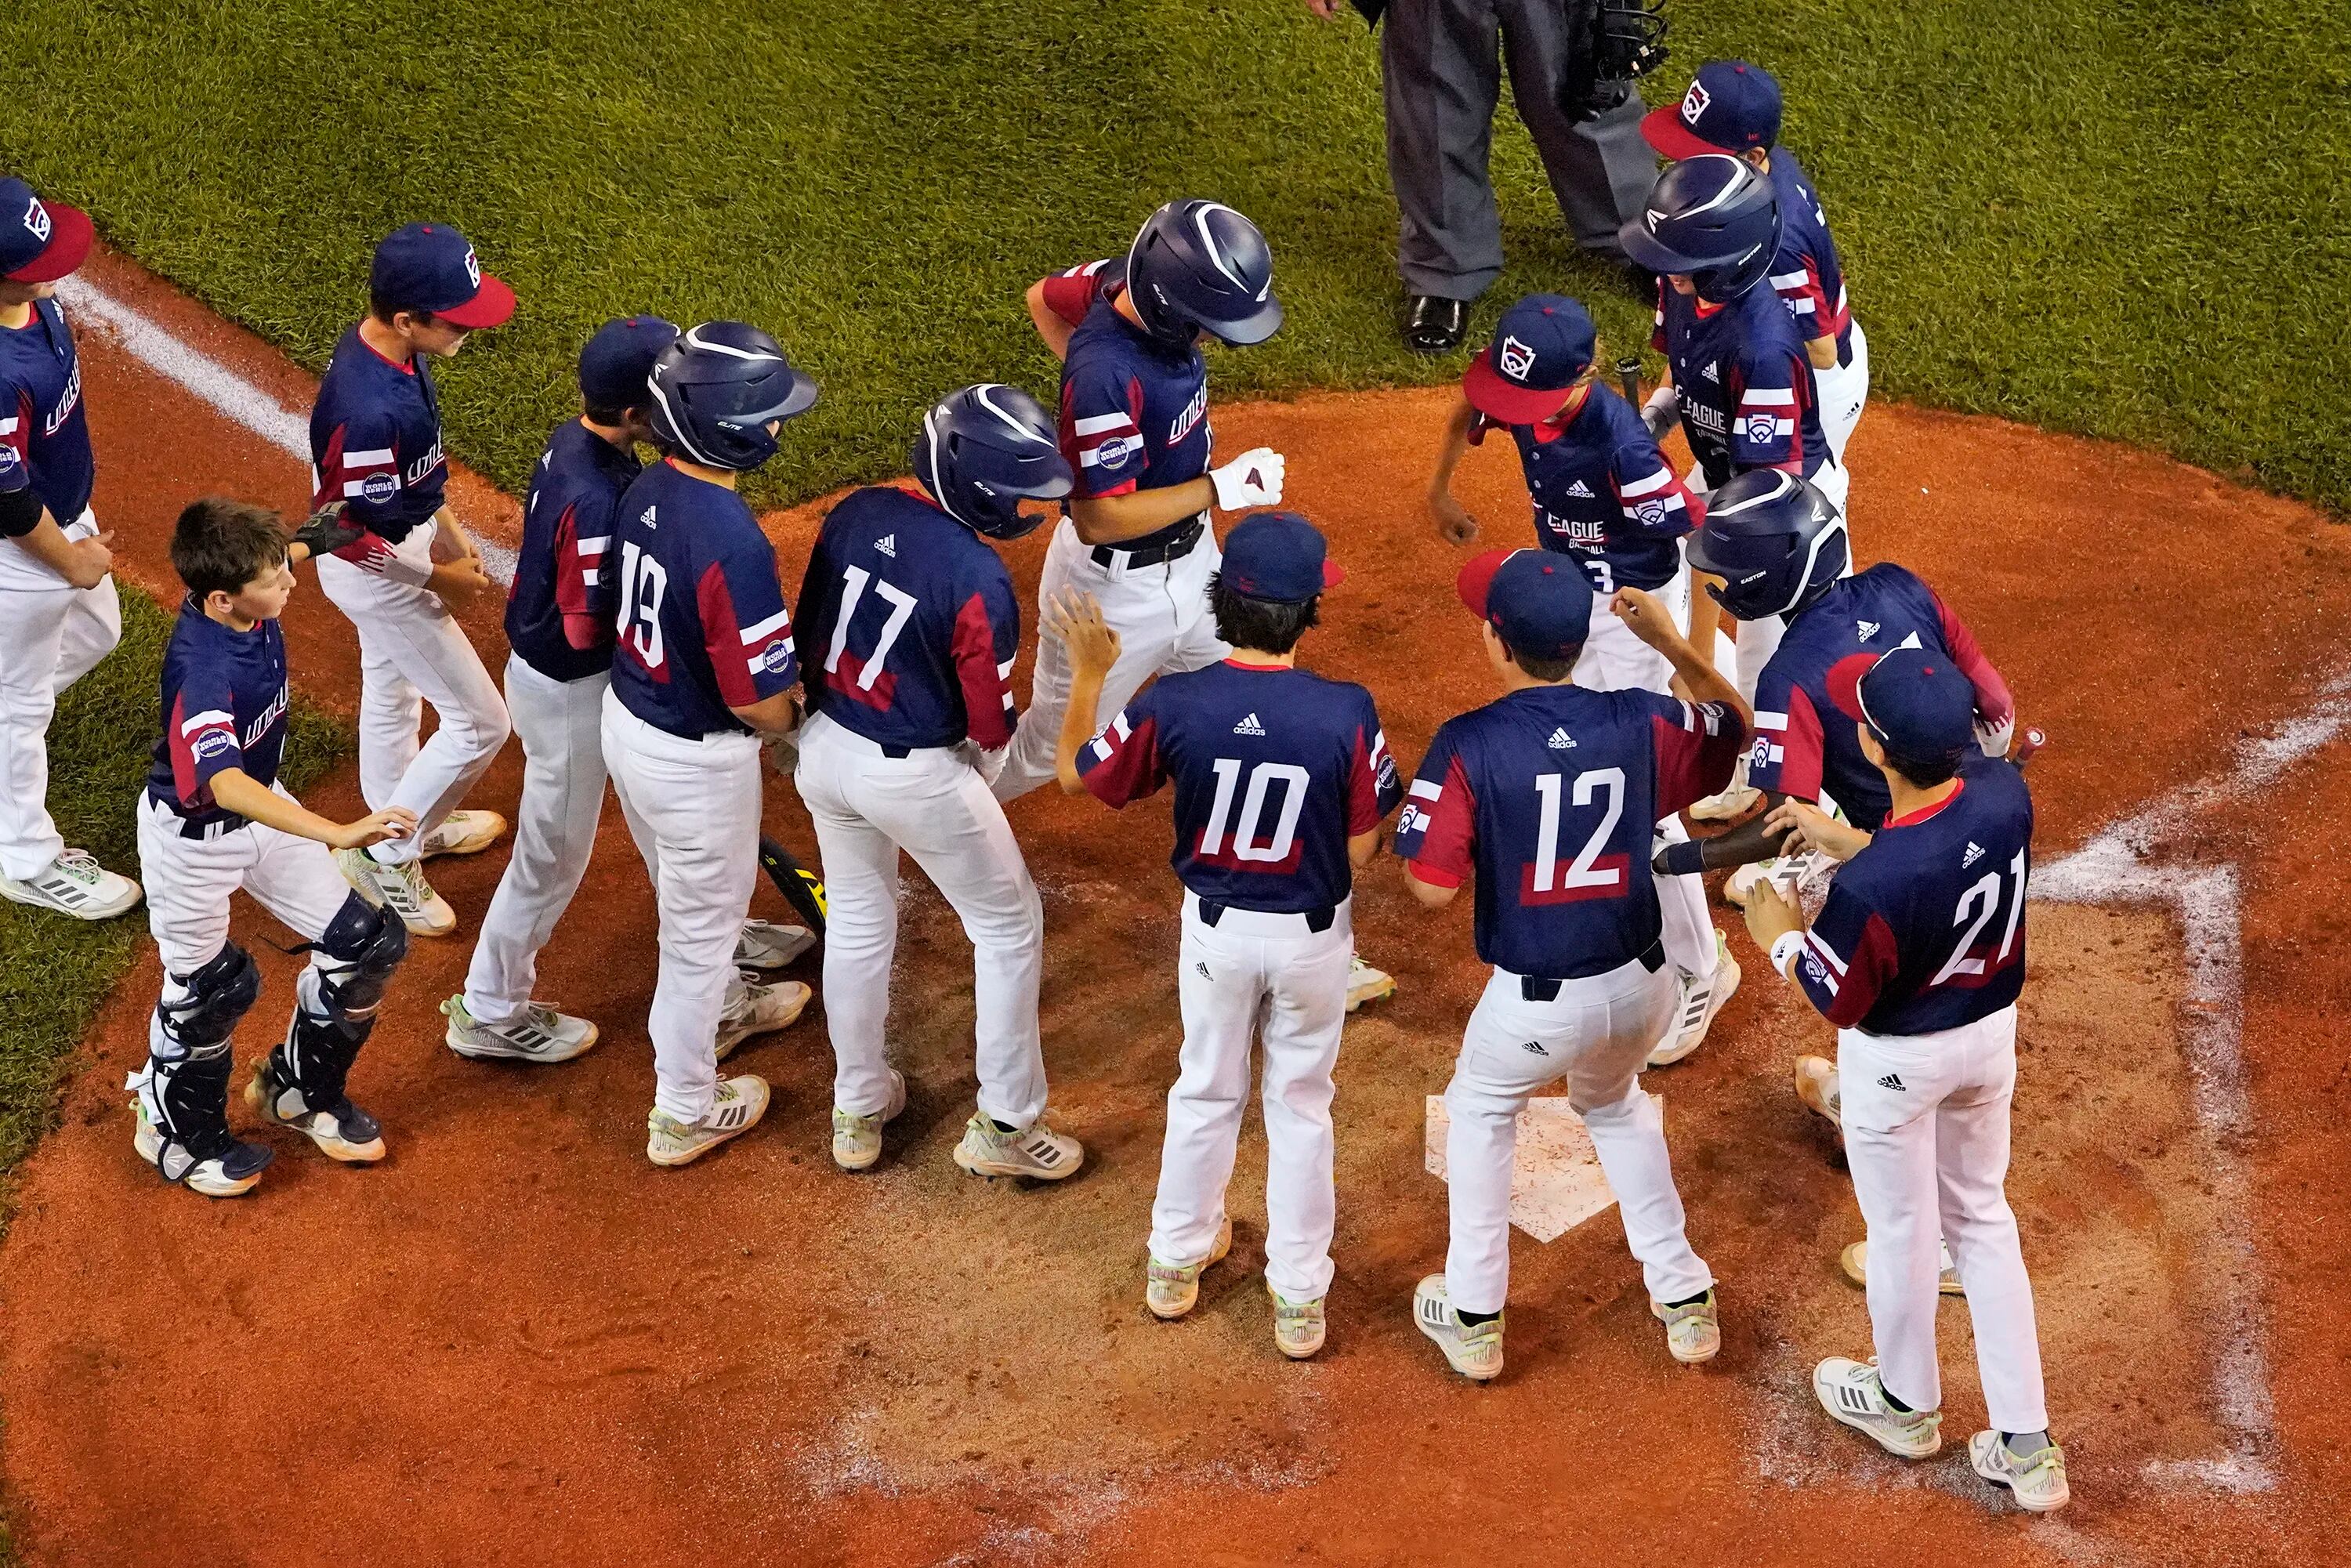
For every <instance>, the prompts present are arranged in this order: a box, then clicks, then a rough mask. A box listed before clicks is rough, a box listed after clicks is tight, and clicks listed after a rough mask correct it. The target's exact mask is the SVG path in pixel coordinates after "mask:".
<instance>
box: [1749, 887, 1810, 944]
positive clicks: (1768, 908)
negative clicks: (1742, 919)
mask: <svg viewBox="0 0 2351 1568" xmlns="http://www.w3.org/2000/svg"><path fill="white" fill-rule="evenodd" d="M1803 928H1804V919H1803V916H1802V915H1799V914H1797V913H1796V906H1795V905H1794V904H1791V903H1789V902H1788V898H1787V895H1786V894H1783V893H1782V892H1781V891H1780V886H1779V883H1775V882H1773V881H1772V880H1771V878H1770V877H1768V876H1767V877H1765V878H1763V879H1762V880H1761V881H1760V882H1758V883H1756V884H1755V886H1754V889H1753V891H1751V892H1750V893H1749V894H1748V895H1747V935H1749V936H1752V937H1753V938H1755V946H1758V947H1761V948H1762V949H1763V951H1765V952H1766V953H1769V952H1770V951H1771V945H1772V944H1773V943H1774V942H1777V941H1778V940H1780V938H1781V937H1782V936H1786V935H1787V934H1788V933H1789V932H1791V931H1802V929H1803Z"/></svg>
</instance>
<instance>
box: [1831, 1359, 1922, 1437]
mask: <svg viewBox="0 0 2351 1568" xmlns="http://www.w3.org/2000/svg"><path fill="white" fill-rule="evenodd" d="M1813 1397H1814V1398H1816V1399H1818V1400H1819V1401H1820V1402H1821V1408H1822V1409H1823V1410H1825V1411H1827V1412H1828V1413H1829V1414H1830V1415H1832V1416H1835V1417H1836V1418H1837V1419H1838V1420H1840V1421H1842V1422H1844V1424H1845V1425H1846V1426H1848V1427H1852V1428H1853V1429H1854V1430H1855V1431H1856V1432H1866V1433H1867V1434H1869V1436H1870V1437H1872V1438H1873V1439H1875V1440H1876V1444H1877V1446H1878V1447H1879V1448H1883V1449H1885V1450H1886V1452H1887V1453H1889V1454H1892V1455H1894V1456H1895V1457H1896V1458H1904V1459H1924V1458H1931V1457H1932V1456H1933V1455H1934V1454H1935V1453H1936V1452H1937V1451H1938V1450H1939V1449H1940V1448H1942V1446H1943V1413H1942V1412H1941V1411H1940V1410H1896V1408H1894V1406H1891V1405H1889V1404H1887V1403H1886V1385H1885V1384H1884V1383H1883V1382H1882V1381H1880V1380H1879V1378H1878V1375H1877V1363H1876V1362H1875V1361H1852V1360H1848V1359H1847V1358H1846V1357H1844V1356H1842V1355H1833V1356H1830V1357H1829V1358H1828V1359H1827V1360H1826V1361H1823V1362H1822V1363H1821V1364H1819V1365H1818V1366H1816V1367H1814V1368H1813Z"/></svg>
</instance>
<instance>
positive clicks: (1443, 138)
mask: <svg viewBox="0 0 2351 1568" xmlns="http://www.w3.org/2000/svg"><path fill="white" fill-rule="evenodd" d="M1383 28H1384V38H1383V40H1382V44H1381V51H1380V60H1381V74H1382V76H1383V78H1384V80H1385V84H1386V97H1387V120H1388V179H1389V181H1390V183H1392V184H1394V186H1395V196H1396V206H1397V207H1398V208H1399V209H1400V211H1401V213H1402V215H1403V220H1404V221H1403V233H1402V235H1401V236H1400V238H1399V239H1398V242H1397V245H1396V266H1397V270H1398V271H1400V272H1402V273H1403V274H1404V282H1405V289H1406V291H1407V292H1410V293H1413V294H1434V295H1438V296H1441V297H1442V298H1448V299H1475V298H1477V297H1478V296H1479V294H1481V293H1483V292H1484V291H1485V289H1486V287H1487V285H1489V284H1490V283H1492V282H1493V281H1494V279H1495V277H1497V276H1498V275H1499V273H1500V272H1501V270H1502V225H1501V220H1500V217H1499V214H1497V213H1496V212H1495V210H1494V186H1493V183H1492V182H1491V181H1490V180H1489V178H1488V176H1487V172H1486V158H1487V153H1488V151H1489V149H1490V148H1491V146H1492V144H1493V139H1494V110H1495V108H1496V106H1497V105H1498V104H1499V102H1500V99H1501V88H1502V71H1501V68H1502V63H1503V61H1504V60H1505V59H1507V60H1508V62H1509V65H1510V97H1511V99H1512V101H1513V102H1515V103H1516V104H1517V105H1518V110H1519V118H1520V120H1524V121H1525V122H1526V127H1527V129H1528V131H1531V132H1532V133H1533V135H1534V140H1535V147H1536V149H1537V150H1538V151H1539V152H1541V154H1542V161H1543V170H1544V172H1546V173H1547V174H1549V175H1550V177H1551V188H1552V191H1553V192H1554V193H1556V194H1557V195H1558V197H1559V208H1560V211H1561V212H1562V214H1565V216H1566V218H1567V226H1568V228H1569V229H1570V230H1571V231H1572V232H1573V234H1574V235H1575V240H1576V243H1577V244H1578V245H1580V246H1583V247H1584V248H1585V249H1586V250H1592V251H1598V252H1601V253H1603V254H1604V255H1606V256H1611V257H1615V256H1621V255H1622V254H1623V252H1622V251H1621V250H1620V249H1619V248H1618V246H1617V244H1616V230H1617V226H1618V225H1620V224H1622V223H1623V222H1624V221H1625V218H1627V217H1629V216H1631V215H1632V214H1635V213H1637V212H1638V211H1640V205H1641V198H1642V197H1644V196H1646V195H1647V194H1648V193H1649V185H1650V183H1651V182H1653V181H1654V180H1655V179H1656V172H1657V159H1656V153H1654V152H1651V151H1650V150H1649V146H1648V144H1647V143H1646V141H1642V139H1641V115H1642V113H1643V110H1644V106H1643V104H1642V102H1641V95H1640V93H1639V92H1638V91H1637V90H1636V89H1630V88H1628V89H1626V91H1625V98H1624V100H1623V101H1622V102H1620V103H1619V104H1617V106H1616V107H1615V108H1614V109H1612V110H1608V111H1607V112H1606V113H1604V114H1603V115H1601V116H1599V117H1598V118H1597V119H1594V120H1581V121H1579V120H1571V119H1570V118H1569V117H1568V116H1567V115H1566V114H1564V113H1562V112H1561V110H1560V107H1559V103H1558V101H1557V86H1556V84H1557V83H1558V81H1559V80H1560V78H1562V75H1563V74H1564V72H1565V69H1566V65H1567V49H1568V39H1567V28H1566V18H1565V14H1564V9H1563V4H1562V0H1395V3H1394V4H1393V5H1390V6H1389V7H1388V10H1387V15H1386V17H1385V20H1384V24H1383Z"/></svg>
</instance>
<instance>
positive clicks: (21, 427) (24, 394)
mask: <svg viewBox="0 0 2351 1568" xmlns="http://www.w3.org/2000/svg"><path fill="white" fill-rule="evenodd" d="M0 446H6V447H9V448H11V449H13V450H14V451H15V452H16V461H17V462H18V463H20V464H22V465H24V467H23V468H22V469H20V470H19V472H22V473H24V474H26V475H27V476H30V474H31V472H32V462H33V394H32V393H31V392H29V391H26V390H25V389H22V388H19V389H18V390H17V392H16V418H14V419H12V420H10V421H9V422H8V428H7V430H6V431H5V433H0ZM313 509H314V510H315V509H316V508H313ZM66 520H67V521H71V519H70V518H68V519H66Z"/></svg>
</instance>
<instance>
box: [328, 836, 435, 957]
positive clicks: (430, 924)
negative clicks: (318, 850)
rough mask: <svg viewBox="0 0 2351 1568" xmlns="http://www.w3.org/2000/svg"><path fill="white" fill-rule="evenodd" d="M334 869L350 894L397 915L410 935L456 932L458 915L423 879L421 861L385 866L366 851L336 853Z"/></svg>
mask: <svg viewBox="0 0 2351 1568" xmlns="http://www.w3.org/2000/svg"><path fill="white" fill-rule="evenodd" d="M335 869H336V870H337V871H339V872H341V873H343V880H344V881H345V882H347V883H350V884H351V891H352V892H353V893H356V894H359V895H360V897H361V898H363V899H365V900H366V901H367V902H368V903H369V904H371V905H373V906H374V907H376V908H378V909H389V910H391V911H392V914H394V915H398V916H399V917H400V923H401V924H402V925H405V926H407V927H408V934H409V935H410V936H448V935H449V934H450V933H451V932H452V931H455V930H456V929H457V912H456V911H455V910H454V909H452V908H450V907H449V901H448V900H447V899H445V898H444V897H442V896H441V895H440V894H437V893H435V892H434V891H433V884H432V883H429V882H427V881H425V880H424V864H423V862H422V861H403V862H402V863H400V864H399V865H386V864H384V863H383V862H381V861H380V860H377V859H376V858H375V857H374V856H373V855H371V854H370V853H368V852H367V851H365V850H337V851H336V852H335Z"/></svg>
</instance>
